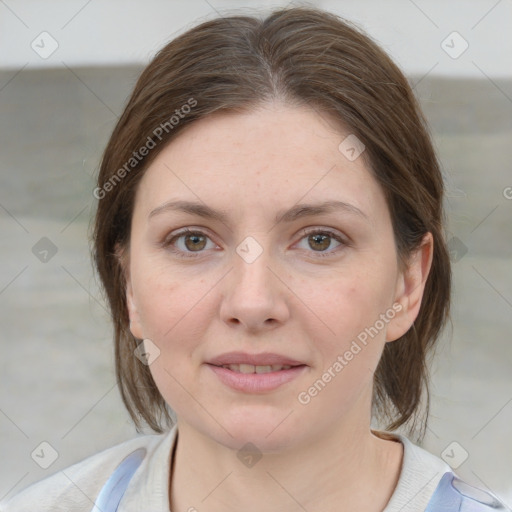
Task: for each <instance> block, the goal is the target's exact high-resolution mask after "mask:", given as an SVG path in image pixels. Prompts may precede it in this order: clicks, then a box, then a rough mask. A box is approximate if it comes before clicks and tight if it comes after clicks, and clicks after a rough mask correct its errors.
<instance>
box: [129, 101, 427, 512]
mask: <svg viewBox="0 0 512 512" xmlns="http://www.w3.org/2000/svg"><path fill="white" fill-rule="evenodd" d="M349 133H350V132H348V131H346V132H343V131H342V130H340V127H339V126H338V125H336V124H335V123H334V121H333V120H332V119H329V118H327V117H325V116H321V115H319V114H318V113H317V112H315V111H313V110H310V109H308V108H306V107H304V108H298V107H290V106H286V105H284V104H282V103H272V104H265V105H263V106H261V107H260V108H258V109H256V110H254V111H252V112H250V113H247V114H240V113H237V114H226V113H218V114H214V115H212V116H210V117H208V118H205V119H202V120H200V121H198V122H196V123H194V124H192V125H190V126H189V127H187V129H186V130H184V131H183V132H182V133H180V135H179V136H178V137H177V138H175V139H174V140H173V141H172V142H171V143H170V144H169V145H168V146H167V147H166V148H165V149H163V150H162V152H161V153H160V154H159V155H158V157H157V158H156V159H155V160H154V161H153V163H152V164H151V165H150V167H149V168H148V169H147V171H146V173H145V175H144V177H143V178H142V180H141V182H140V185H139V188H138V190H137V195H136V201H135V207H134V212H133V218H132V227H131V241H130V249H129V251H125V252H124V253H123V254H122V262H123V265H124V268H125V272H126V278H127V289H126V293H127V301H128V307H129V315H130V320H131V332H132V334H133V335H134V336H135V337H137V338H139V339H150V340H151V341H152V343H154V344H155V345H156V346H157V347H158V348H159V350H160V355H159V357H157V358H156V359H155V361H154V362H153V363H152V364H151V365H150V371H151V373H152V375H153V378H154V380H155V382H156V385H157V386H158V389H159V390H160V392H161V393H162V395H163V397H164V398H165V400H166V401H167V403H168V404H170V406H171V407H172V409H173V410H174V411H175V412H176V415H177V418H178V432H179V434H178V443H177V448H176V452H175V457H174V464H173V467H172V468H171V469H172V473H171V481H170V485H169V502H170V507H171V510H173V512H181V511H187V510H189V509H190V507H195V508H197V510H201V511H202V510H207V511H209V512H216V511H221V510H222V511H224V512H225V511H231V510H233V511H234V510H237V511H238V510H245V511H261V510H275V511H292V510H293V511H296V510H298V509H300V507H304V508H305V509H306V510H308V511H312V510H333V511H334V510H336V511H341V510H364V511H368V512H372V511H375V512H377V511H381V510H383V508H384V507H385V505H386V503H387V502H388V500H389V498H390V496H391V495H392V493H393V490H394V488H395V486H396V483H397V481H398V477H399V474H400V468H401V462H402V454H403V450H402V445H401V443H400V442H397V441H396V440H387V439H383V438H381V437H379V436H378V435H376V434H375V433H374V432H373V431H372V430H371V429H370V421H371V414H370V410H371V409H370V407H371V397H372V379H373V375H374V372H375V369H376V367H377V364H378V361H379V358H380V356H381V353H382V350H383V348H384V345H385V343H391V342H393V341H394V340H397V339H398V338H399V337H400V336H402V335H403V334H404V333H405V332H407V330H408V329H409V328H410V326H411V325H412V323H413V321H414V320H415V318H416V316H417V314H418V311H419V308H420V304H421V299H422V295H423V291H424V285H425V281H426V278H427V275H428V272H429V270H430V265H431V261H432V249H433V241H432V236H431V235H430V233H427V235H426V236H425V238H424V243H423V245H422V247H421V248H420V249H419V250H418V251H417V252H416V253H415V254H413V255H412V257H411V260H410V264H409V267H408V270H407V272H405V273H403V274H402V273H400V272H399V269H398V264H397V254H396V248H395V245H394V239H393V229H392V224H391V218H390V215H389V210H388V208H387V205H386V202H385V198H384V194H383V191H382V190H381V189H380V186H379V185H378V183H377V182H376V181H375V179H374V178H373V176H372V175H371V173H370V171H369V170H368V167H367V166H366V164H365V161H364V153H363V155H362V156H361V157H359V158H357V159H356V160H354V161H349V160H348V159H347V158H346V157H345V156H344V154H342V153H341V152H340V150H339V149H338V146H339V144H340V142H341V141H342V140H343V139H344V138H345V137H346V136H347V135H348V134H349ZM178 199H180V200H189V201H194V202H199V203H201V204H206V205H207V206H209V207H211V208H214V209H216V210H223V211H224V212H225V214H226V219H225V221H224V222H221V221H219V220H214V219H209V218H203V217H200V216H198V215H197V214H190V213H185V212H178V211H163V212H162V211H161V212H160V213H158V214H156V215H153V216H152V217H151V218H148V216H149V214H150V212H151V211H153V210H154V209H155V208H157V207H159V206H161V205H162V204H164V203H166V202H167V201H170V200H178ZM327 200H342V201H345V202H347V203H350V204H352V205H354V206H356V207H357V208H359V209H360V210H361V211H362V212H363V213H364V215H365V216H366V218H365V217H363V216H361V215H356V214H354V213H350V212H345V211H341V210H340V211H333V212H331V213H326V214H321V215H311V216H308V217H306V218H301V219H297V220H295V221H293V222H288V223H286V222H282V223H278V224H276V222H275V217H276V214H277V213H278V212H280V211H282V210H286V209H289V208H291V207H292V206H294V205H296V204H297V203H311V204H315V203H319V202H323V201H327ZM187 227H188V228H189V229H190V230H191V231H193V230H198V229H200V230H201V231H203V232H204V233H205V234H206V238H205V239H202V238H200V239H199V242H200V243H198V240H197V239H193V240H191V239H190V237H186V236H182V237H180V238H173V236H174V235H175V234H176V233H177V232H178V231H179V230H181V229H182V228H187ZM304 228H308V230H310V231H315V230H316V231H321V232H322V230H324V231H325V229H329V230H331V231H334V232H335V234H336V235H339V236H340V237H341V238H342V240H344V241H345V242H346V243H340V242H338V241H337V240H336V239H335V238H327V241H326V242H325V241H324V242H322V240H320V241H318V239H314V240H311V237H308V234H305V233H304V232H303V230H304ZM247 236H251V237H253V238H254V239H255V240H256V241H257V243H258V244H259V246H260V248H261V250H262V253H261V254H260V255H259V257H257V258H256V259H255V261H253V262H252V263H248V262H247V261H245V260H244V259H243V258H242V257H240V256H239V254H238V253H237V252H236V248H237V246H239V244H240V243H241V242H242V241H243V240H244V239H245V238H246V237H247ZM192 238H193V237H192ZM165 241H167V242H169V241H170V244H168V245H167V246H166V245H165V243H164V242H165ZM329 241H330V245H329ZM194 242H195V244H196V245H194ZM198 246H199V250H195V249H194V248H197V247H198ZM172 248H174V249H175V251H178V252H173V251H172ZM179 254H182V255H183V254H184V255H185V257H180V256H179ZM187 255H188V256H187ZM190 255H191V256H190ZM322 255H323V256H322ZM393 304H395V307H396V306H397V305H398V304H399V305H400V307H401V311H399V312H398V313H396V312H395V313H396V314H395V315H394V316H393V318H392V319H390V320H388V322H386V323H385V327H384V328H383V329H381V330H380V331H379V332H378V335H376V336H374V337H373V338H371V339H370V342H369V343H368V344H367V345H366V346H365V347H364V348H363V349H362V350H361V351H360V352H359V353H358V354H357V355H355V356H354V357H353V359H352V360H351V361H349V362H348V364H347V365H346V366H345V367H344V368H343V370H342V371H341V372H339V373H337V374H336V376H335V377H334V378H332V379H331V381H330V382H329V383H328V384H327V385H326V386H325V388H324V389H323V390H322V391H321V392H320V393H318V394H317V396H315V397H314V398H312V399H311V401H310V402H309V403H307V404H302V403H300V402H299V401H298V398H297V397H298V394H299V393H300V392H302V391H307V390H308V388H309V387H310V386H311V385H312V384H313V383H314V382H315V381H316V380H317V379H319V378H321V376H322V374H323V373H324V371H326V370H327V369H328V368H329V367H332V365H333V363H334V362H335V361H336V360H337V357H338V356H339V355H340V354H344V353H345V352H346V351H347V350H348V349H349V348H350V346H351V343H352V342H353V341H354V340H355V339H356V338H357V336H358V334H360V333H361V332H362V331H364V330H365V328H368V327H370V326H373V325H374V324H375V322H376V320H378V319H379V315H381V314H385V313H386V312H388V311H389V310H390V309H392V306H393ZM388 316H391V315H389V314H388ZM235 350H236V351H245V352H250V353H261V352H276V353H278V354H282V355H287V356H290V357H292V358H294V359H297V360H299V361H301V362H303V363H304V364H306V365H307V368H306V370H305V371H304V372H303V373H302V374H301V375H300V376H298V377H297V378H296V379H294V380H293V381H291V382H289V383H287V384H285V385H282V386H281V387H279V388H278V389H276V390H274V391H271V392H266V393H259V394H254V393H243V392H240V391H235V390H232V389H231V388H228V387H227V386H225V385H224V384H223V383H222V382H220V380H219V379H218V377H217V376H216V375H215V374H214V373H213V372H212V371H211V369H210V368H209V367H208V366H207V365H206V364H205V362H206V361H208V360H209V359H211V358H212V357H214V356H217V355H219V354H222V353H224V352H229V351H235ZM247 442H251V443H253V444H254V445H255V446H256V447H257V448H258V450H259V451H260V452H261V454H262V458H261V459H260V460H259V461H258V462H257V463H256V464H255V465H254V466H252V467H247V466H246V465H244V464H243V463H242V462H241V461H240V460H239V458H238V457H237V452H238V450H239V449H240V448H241V447H242V446H244V445H245V444H246V443H247ZM221 482H222V484H221ZM219 484H221V485H219ZM203 500H204V501H203ZM298 504H300V506H299V505H298Z"/></svg>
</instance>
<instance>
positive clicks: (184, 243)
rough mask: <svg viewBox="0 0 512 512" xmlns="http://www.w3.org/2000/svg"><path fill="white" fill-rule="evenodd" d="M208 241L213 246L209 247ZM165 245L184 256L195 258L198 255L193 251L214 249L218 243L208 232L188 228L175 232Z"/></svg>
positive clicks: (199, 251)
mask: <svg viewBox="0 0 512 512" xmlns="http://www.w3.org/2000/svg"><path fill="white" fill-rule="evenodd" d="M208 241H209V242H210V243H211V244H212V245H213V247H211V246H210V247H208ZM163 245H164V247H166V248H168V249H170V250H171V251H172V252H174V253H176V254H178V255H179V256H183V257H184V258H187V257H192V258H193V257H195V256H196V255H195V254H193V253H201V252H204V249H212V248H214V247H216V244H214V243H213V242H212V241H211V240H210V238H209V236H208V235H207V234H206V233H204V232H203V231H199V230H191V229H188V228H187V229H184V230H183V231H181V232H178V233H175V234H174V236H172V237H171V238H169V239H167V240H166V241H165V242H164V244H163Z"/></svg>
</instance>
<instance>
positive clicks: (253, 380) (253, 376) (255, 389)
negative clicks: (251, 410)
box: [207, 364, 307, 393]
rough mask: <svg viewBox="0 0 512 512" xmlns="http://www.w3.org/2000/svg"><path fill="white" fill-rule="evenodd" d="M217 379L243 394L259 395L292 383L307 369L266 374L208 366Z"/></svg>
mask: <svg viewBox="0 0 512 512" xmlns="http://www.w3.org/2000/svg"><path fill="white" fill-rule="evenodd" d="M207 366H209V367H210V368H211V369H212V370H213V372H214V373H215V374H216V375H217V377H219V379H220V380H221V381H222V382H223V383H224V384H226V386H229V387H230V388H233V389H236V390H237V391H244V392H245V393H261V392H264V391H272V390H274V389H277V388H278V387H279V386H282V385H283V384H286V383H287V382H290V381H292V380H293V379H295V378H297V377H298V376H299V375H301V374H302V373H303V372H304V371H305V370H306V368H307V366H306V365H301V366H294V367H292V368H290V369H288V370H279V371H276V372H268V373H238V372H234V371H232V370H229V369H228V368H222V366H214V365H212V364H208V365H207Z"/></svg>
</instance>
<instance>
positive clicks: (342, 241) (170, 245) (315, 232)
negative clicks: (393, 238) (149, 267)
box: [162, 228, 350, 258]
mask: <svg viewBox="0 0 512 512" xmlns="http://www.w3.org/2000/svg"><path fill="white" fill-rule="evenodd" d="M186 235H201V236H205V237H207V238H208V239H210V237H209V236H208V234H207V233H205V232H204V231H201V230H199V229H197V230H191V229H188V228H186V229H184V230H182V231H179V232H178V233H175V234H174V235H173V236H172V237H171V238H168V239H166V240H165V241H164V242H163V244H162V245H163V246H164V247H165V248H167V249H169V250H171V251H172V252H173V253H175V254H176V255H177V256H179V257H182V258H197V257H200V256H201V255H202V253H203V252H204V251H197V252H196V253H194V252H193V251H188V252H186V251H182V250H180V249H176V247H174V245H173V242H174V241H176V240H178V239H179V238H181V237H183V236H186ZM301 235H302V236H301V238H300V240H299V241H301V240H303V239H304V238H306V237H308V236H311V235H327V236H329V237H330V238H332V239H334V240H336V241H337V242H339V243H340V246H338V247H336V248H335V249H334V250H332V251H313V250H311V251H308V252H312V253H315V254H316V256H315V257H320V258H325V257H330V256H333V254H336V253H337V252H338V249H340V248H341V247H342V246H345V247H349V246H350V244H349V242H348V241H347V240H346V239H344V238H342V237H341V236H340V235H339V234H337V233H336V232H334V231H331V230H330V229H311V230H309V231H308V230H306V229H304V230H302V232H301Z"/></svg>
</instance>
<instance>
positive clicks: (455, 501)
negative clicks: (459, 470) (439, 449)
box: [384, 433, 509, 512]
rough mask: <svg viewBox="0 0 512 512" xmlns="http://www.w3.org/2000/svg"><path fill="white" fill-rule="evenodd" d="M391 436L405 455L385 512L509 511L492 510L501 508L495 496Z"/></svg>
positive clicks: (439, 461)
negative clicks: (468, 482)
mask: <svg viewBox="0 0 512 512" xmlns="http://www.w3.org/2000/svg"><path fill="white" fill-rule="evenodd" d="M386 434H388V433H386ZM390 436H391V437H392V438H395V440H399V441H400V442H401V443H402V445H403V448H404V455H403V461H402V469H401V471H400V476H399V480H398V483H397V486H396V488H395V491H394V492H393V495H392V496H391V499H390V501H389V502H388V505H387V507H386V508H385V510H384V512H398V511H402V512H403V511H404V510H407V511H408V512H453V511H458V510H471V511H474V512H484V511H491V510H502V511H503V512H509V509H508V508H506V507H505V506H502V508H499V506H498V507H493V506H492V504H494V505H500V504H499V502H498V501H497V500H496V498H495V497H494V496H492V495H490V494H489V493H487V492H485V491H483V490H480V489H477V488H475V487H472V486H470V485H469V484H467V483H465V482H464V481H463V480H461V479H460V478H459V477H458V475H456V474H455V473H454V472H453V471H452V469H451V468H450V466H449V465H448V464H447V463H446V462H444V461H443V460H442V459H441V458H439V457H437V456H435V455H433V454H432V453H430V452H428V451H427V450H425V449H424V448H421V447H419V446H417V445H416V444H414V443H413V442H412V441H410V440H409V439H408V438H407V437H405V436H403V435H399V434H392V435H390ZM459 507H462V508H459ZM464 507H468V508H464Z"/></svg>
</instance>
